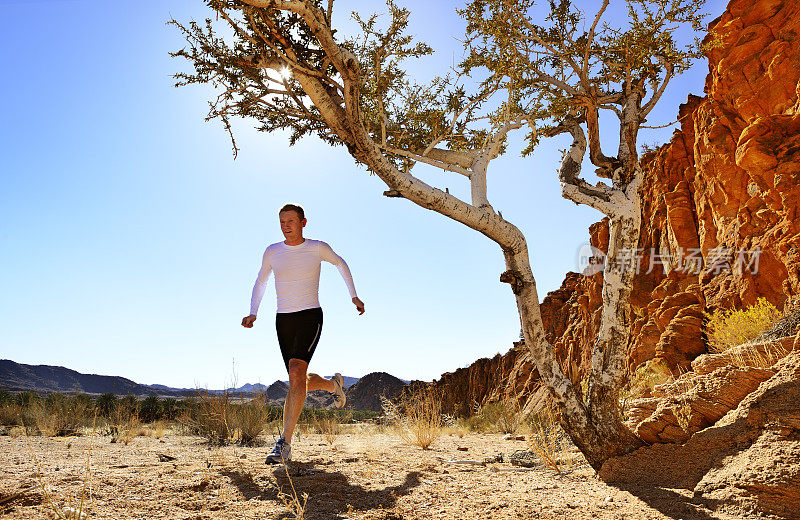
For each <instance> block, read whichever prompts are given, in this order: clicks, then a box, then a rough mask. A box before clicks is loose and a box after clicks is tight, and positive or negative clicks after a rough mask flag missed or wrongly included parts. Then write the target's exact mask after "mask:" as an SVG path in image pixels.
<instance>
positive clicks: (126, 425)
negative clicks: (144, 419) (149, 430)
mask: <svg viewBox="0 0 800 520" xmlns="http://www.w3.org/2000/svg"><path fill="white" fill-rule="evenodd" d="M110 421H111V424H110V425H109V428H110V430H111V442H112V443H115V442H121V443H123V444H125V445H126V446H127V445H128V444H130V443H131V441H132V440H133V439H135V438H136V437H138V436H139V435H143V434H144V433H145V432H144V430H143V428H142V423H141V421H140V420H139V410H138V408H137V407H136V405H131V404H129V403H128V402H125V401H121V402H118V403H116V404H115V406H114V410H113V411H112V412H111V417H110Z"/></svg>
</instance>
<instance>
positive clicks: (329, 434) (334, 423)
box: [316, 415, 342, 445]
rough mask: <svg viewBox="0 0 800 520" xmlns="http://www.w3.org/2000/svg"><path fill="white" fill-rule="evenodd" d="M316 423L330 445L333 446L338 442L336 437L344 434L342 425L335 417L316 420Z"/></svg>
mask: <svg viewBox="0 0 800 520" xmlns="http://www.w3.org/2000/svg"><path fill="white" fill-rule="evenodd" d="M316 423H317V429H318V430H319V433H321V434H322V436H323V437H325V440H326V441H327V442H328V444H330V445H333V443H334V442H335V441H336V437H338V436H339V434H340V433H342V428H341V425H340V424H339V421H338V420H337V419H336V417H335V416H333V415H331V416H329V417H321V418H318V419H317V420H316Z"/></svg>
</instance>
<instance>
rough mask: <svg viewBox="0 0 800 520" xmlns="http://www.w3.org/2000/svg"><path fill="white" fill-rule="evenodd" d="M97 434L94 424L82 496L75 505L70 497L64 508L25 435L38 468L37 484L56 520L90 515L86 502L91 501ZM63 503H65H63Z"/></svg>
mask: <svg viewBox="0 0 800 520" xmlns="http://www.w3.org/2000/svg"><path fill="white" fill-rule="evenodd" d="M94 434H95V426H94V424H92V435H91V437H89V450H88V451H87V453H86V465H85V466H84V468H83V486H82V487H81V496H80V497H79V498H78V499H77V501H76V502H75V503H73V498H72V497H69V498H68V500H67V504H66V505H64V506H61V505H59V503H58V502H57V501H56V499H55V498H54V494H53V492H52V490H51V489H50V486H48V485H47V482H46V480H45V476H44V473H42V467H41V464H39V459H38V458H37V457H36V454H35V453H34V451H33V448H32V447H31V441H30V438H29V437H28V435H27V433H26V434H25V442H26V444H27V446H28V452H29V454H30V456H31V459H33V463H34V466H35V467H36V473H35V475H34V476H35V478H36V483H37V484H38V485H39V488H40V489H41V491H42V496H43V497H44V501H45V503H46V504H47V507H48V508H49V509H50V513H51V514H52V516H53V517H54V518H56V519H57V520H84V519H86V518H88V516H89V515H88V514H87V513H86V511H85V508H86V502H87V500H88V499H89V494H91V492H89V494H87V488H88V485H89V474H90V469H91V467H90V464H91V460H92V441H93V440H94ZM62 502H63V501H62Z"/></svg>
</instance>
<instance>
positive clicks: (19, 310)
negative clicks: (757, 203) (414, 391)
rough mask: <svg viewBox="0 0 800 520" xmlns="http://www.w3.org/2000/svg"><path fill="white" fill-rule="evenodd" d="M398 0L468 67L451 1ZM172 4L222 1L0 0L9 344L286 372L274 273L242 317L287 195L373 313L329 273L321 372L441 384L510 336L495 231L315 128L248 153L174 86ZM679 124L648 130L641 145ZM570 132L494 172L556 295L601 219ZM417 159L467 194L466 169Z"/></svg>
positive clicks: (425, 70) (692, 83) (246, 140)
mask: <svg viewBox="0 0 800 520" xmlns="http://www.w3.org/2000/svg"><path fill="white" fill-rule="evenodd" d="M616 3H619V2H616ZM401 4H402V5H406V6H408V7H409V8H410V9H411V11H412V18H411V23H412V31H413V33H414V34H415V35H417V36H418V37H419V38H421V39H423V40H424V41H426V42H428V43H429V44H431V45H432V46H433V47H434V48H435V49H436V50H437V54H436V55H435V56H433V57H431V58H429V59H427V60H426V61H425V62H423V63H420V64H417V65H415V66H414V71H415V72H416V73H417V74H419V75H420V76H421V77H426V76H428V77H429V76H430V75H432V74H434V73H438V72H440V71H441V70H443V69H445V68H446V67H448V66H449V65H451V64H452V63H453V61H457V60H458V58H459V57H460V55H461V48H460V44H459V43H458V42H457V41H456V40H455V38H457V37H460V36H461V35H462V27H463V25H462V23H461V21H460V19H459V18H458V16H457V15H456V14H455V13H454V6H455V4H451V3H449V2H430V1H427V2H423V1H421V0H409V1H406V2H401ZM613 4H614V2H612V5H613ZM587 5H588V3H587ZM375 6H378V4H377V3H375V2H366V1H359V2H344V1H341V0H340V1H339V2H337V4H336V8H335V9H336V12H335V16H336V17H337V18H336V19H335V23H337V20H338V23H340V24H342V26H343V27H345V30H348V29H349V28H351V27H352V23H351V22H349V21H348V20H347V17H348V16H347V15H348V13H349V12H350V11H353V10H357V11H359V12H361V13H368V12H370V11H371V10H374V9H376V7H375ZM723 8H724V5H723V4H722V2H719V1H715V2H710V3H709V4H708V9H707V10H708V12H710V13H711V15H712V17H716V16H718V15H719V14H720V13H721V12H722V9H723ZM170 16H174V17H175V18H177V19H178V20H182V21H186V20H189V19H190V18H195V19H202V18H204V17H205V16H207V13H206V12H205V10H204V8H203V5H202V2H199V1H195V2H190V1H184V0H181V1H173V2H169V3H165V2H155V1H145V2H111V3H109V2H103V3H101V2H98V1H87V0H50V1H47V0H26V1H22V0H0V70H2V71H3V78H2V82H0V94H2V99H4V100H5V103H4V110H3V112H4V113H3V117H2V123H0V147H1V148H2V150H1V151H2V153H0V182H1V183H2V184H1V186H2V188H0V251H2V255H0V284H1V287H2V293H0V294H2V296H0V357H1V358H9V359H12V360H14V361H17V362H21V363H29V364H50V365H62V366H66V367H69V368H72V369H75V370H78V371H81V372H87V373H99V374H109V375H120V376H124V377H128V378H131V379H133V380H135V381H137V382H141V383H161V384H166V385H171V386H182V387H192V386H208V387H213V388H218V387H222V386H223V385H225V384H229V383H230V382H231V381H232V379H233V378H234V374H235V377H236V380H237V382H238V383H239V384H242V383H245V382H250V383H255V382H259V381H260V382H263V383H270V382H272V381H275V380H276V379H285V372H284V368H283V364H282V362H281V359H280V355H279V353H278V350H277V344H276V339H275V330H274V322H273V321H274V320H273V317H272V313H273V312H274V309H275V296H274V288H273V286H272V282H270V286H269V289H268V292H267V293H266V295H265V297H264V301H263V303H262V307H261V311H260V313H259V315H260V318H259V320H258V321H257V322H256V326H255V327H254V328H253V329H250V330H247V329H244V328H242V327H241V326H240V325H239V323H240V321H241V318H242V316H244V315H246V314H247V313H248V309H249V299H250V291H251V289H252V285H253V281H254V279H255V276H256V274H257V271H258V267H259V264H260V259H261V254H262V253H263V250H264V248H265V247H266V245H268V244H269V243H272V242H277V241H279V240H281V239H282V236H281V234H280V230H279V227H278V223H277V215H276V212H277V210H278V208H280V207H281V206H282V205H283V204H284V203H285V202H295V203H299V204H301V205H302V206H304V207H305V209H306V212H307V216H308V218H309V223H308V227H307V228H306V236H307V237H309V238H315V239H320V240H325V241H327V242H328V243H330V244H331V246H332V247H333V249H334V250H335V251H336V252H337V253H339V254H340V255H341V256H342V257H344V258H345V259H346V260H347V262H348V264H349V265H350V268H351V271H352V272H353V277H354V279H355V283H356V287H357V289H358V292H359V296H360V297H361V299H362V300H363V301H364V302H365V304H366V307H367V312H366V314H365V315H364V316H358V315H357V313H356V312H355V309H354V308H353V306H352V304H351V303H350V301H349V296H348V294H347V290H346V288H345V285H344V283H343V282H342V280H341V278H340V277H339V274H338V272H337V271H336V269H335V268H334V267H333V266H330V265H327V264H324V265H323V271H322V282H321V288H320V299H321V302H322V305H323V308H324V310H325V326H324V329H323V334H322V339H321V342H320V345H319V347H318V349H317V353H316V355H315V358H314V360H313V361H312V365H311V366H312V370H314V371H317V372H320V373H323V374H330V373H332V372H335V371H340V372H342V373H344V374H346V375H351V376H362V375H364V374H366V373H369V372H373V371H387V372H390V373H392V374H394V375H396V376H399V377H402V378H405V379H426V380H430V379H433V378H436V377H438V376H439V375H440V374H441V373H442V372H445V371H451V370H454V369H456V368H459V367H462V366H466V365H468V364H470V363H471V362H472V361H474V360H475V359H477V358H480V357H484V356H492V355H494V354H496V353H498V352H505V351H507V350H508V349H509V348H510V347H511V343H512V341H514V340H516V339H517V338H518V336H519V319H518V316H517V313H516V306H515V303H514V299H513V295H512V294H511V291H510V289H509V287H508V286H507V285H506V284H500V283H499V282H498V277H499V275H500V273H501V272H502V271H503V270H504V266H503V259H502V254H501V252H500V250H499V248H498V247H497V246H496V245H494V244H493V243H491V242H490V241H489V240H488V239H486V238H485V237H483V236H482V235H480V234H478V233H476V232H474V231H472V230H470V229H467V228H466V227H464V226H462V225H460V224H458V223H455V222H452V221H450V220H448V219H446V218H444V217H442V216H441V215H438V214H435V213H433V212H430V211H427V210H423V209H422V208H419V207H417V206H415V205H413V204H411V203H409V202H408V201H405V200H399V199H387V198H385V197H382V196H381V193H382V192H383V190H384V189H385V187H384V186H383V185H382V183H381V182H380V181H379V179H377V177H375V176H370V175H368V174H367V172H366V171H365V170H364V169H363V168H360V167H357V166H355V164H354V162H353V160H352V159H351V158H350V157H349V156H348V155H347V153H346V151H345V150H344V149H343V148H341V147H339V148H329V147H327V146H325V145H323V144H321V143H320V142H318V141H316V140H315V139H313V138H309V139H305V140H302V141H301V142H299V143H298V144H297V145H295V146H294V147H288V144H287V139H286V136H285V135H282V134H280V133H274V134H261V133H258V132H255V131H253V130H251V129H250V127H251V126H252V125H251V124H249V123H248V122H242V123H237V125H236V133H237V139H238V142H239V145H240V148H241V152H240V154H239V158H238V159H236V160H235V161H234V159H233V157H232V155H231V150H230V142H229V140H228V137H227V134H226V133H225V131H224V130H223V129H222V127H221V126H220V125H219V124H218V123H216V122H212V123H205V122H204V121H203V118H204V115H205V111H206V101H207V100H208V99H209V97H210V95H211V90H210V89H208V88H204V87H188V88H180V89H176V88H174V87H173V86H172V85H173V80H172V78H171V77H170V76H171V74H173V73H175V72H177V71H180V70H186V69H187V64H186V63H185V62H182V61H181V60H177V59H171V58H170V57H169V56H168V54H167V53H168V51H171V50H176V49H178V48H180V47H182V42H181V39H180V36H179V35H178V33H177V31H176V30H175V28H174V27H170V26H167V25H165V22H166V21H167V20H168V19H169V18H170ZM710 19H711V18H709V20H710ZM706 72H707V65H706V63H702V62H701V63H699V64H698V65H696V66H695V67H694V68H693V69H692V71H690V72H689V73H687V74H685V75H684V76H682V77H680V78H677V79H676V80H675V81H674V82H673V83H672V85H671V87H670V89H669V90H668V92H667V94H666V95H665V97H664V99H663V100H662V101H661V103H660V106H659V108H658V109H657V110H656V112H654V113H653V114H652V115H651V117H650V122H651V123H652V124H662V123H667V122H670V121H673V120H674V119H675V118H676V115H677V108H678V104H679V103H681V102H684V101H685V99H686V96H687V94H688V93H690V92H691V93H694V94H702V89H703V82H704V79H705V75H706ZM671 133H672V130H671V129H666V130H658V131H643V132H642V134H641V140H640V141H641V142H645V143H663V142H666V141H667V140H668V139H669V137H670V135H671ZM610 134H611V135H609V136H605V137H604V139H605V140H606V141H607V142H608V143H609V144H608V145H607V149H610V150H613V146H614V144H613V143H614V142H615V140H616V135H615V134H616V130H613V131H612V132H610ZM568 145H569V143H568V142H567V141H566V140H554V141H552V142H547V143H544V144H543V145H542V146H541V147H540V148H539V149H538V150H537V151H536V153H535V155H534V156H533V157H531V158H527V159H521V158H519V154H518V152H519V150H520V146H519V143H518V142H513V141H512V146H511V148H510V152H509V153H508V154H507V155H506V156H504V157H501V158H499V159H497V160H495V161H494V162H493V165H492V166H491V167H490V172H489V198H490V201H491V202H492V204H493V205H494V207H495V209H498V210H500V211H502V212H503V216H504V217H505V218H506V219H507V220H509V221H511V222H514V223H515V224H516V225H518V226H519V227H520V228H521V229H522V230H523V231H524V232H525V234H526V236H527V240H528V245H529V248H530V250H531V258H532V264H533V269H534V274H535V276H536V278H537V285H538V290H539V294H540V297H542V298H544V296H545V295H546V293H547V292H548V291H551V290H554V289H556V288H557V287H558V286H559V285H560V283H561V281H562V280H563V278H564V275H565V273H566V272H567V271H569V270H575V269H576V254H577V251H578V248H579V247H580V246H581V245H582V244H584V243H585V242H586V240H587V229H588V226H589V225H590V224H591V223H593V222H596V221H597V220H599V219H600V217H601V215H600V214H599V213H597V212H596V211H594V210H592V209H589V208H586V207H582V206H581V207H578V206H575V205H574V204H573V203H571V202H568V201H565V200H563V199H562V198H561V196H560V193H559V187H558V182H557V177H556V168H557V166H558V162H559V159H560V152H559V149H563V148H566V147H567V146H568ZM415 172H416V173H417V174H418V175H421V176H422V177H423V178H424V179H425V180H426V181H428V182H431V183H434V184H436V185H437V186H440V187H445V186H446V187H448V188H449V189H450V191H451V192H452V193H455V194H459V195H461V196H465V197H466V196H467V194H468V187H467V185H466V182H465V180H464V179H463V177H461V176H457V175H454V174H448V175H444V174H442V173H440V172H438V171H435V170H423V169H422V168H418V171H417V169H415Z"/></svg>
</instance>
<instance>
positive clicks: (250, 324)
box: [242, 314, 256, 329]
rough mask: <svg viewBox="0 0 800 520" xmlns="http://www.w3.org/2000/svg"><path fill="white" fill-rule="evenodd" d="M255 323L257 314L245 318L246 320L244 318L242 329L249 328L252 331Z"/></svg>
mask: <svg viewBox="0 0 800 520" xmlns="http://www.w3.org/2000/svg"><path fill="white" fill-rule="evenodd" d="M254 321H256V316H255V314H251V315H250V316H245V317H244V318H242V327H247V328H248V329H252V328H253V322H254Z"/></svg>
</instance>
